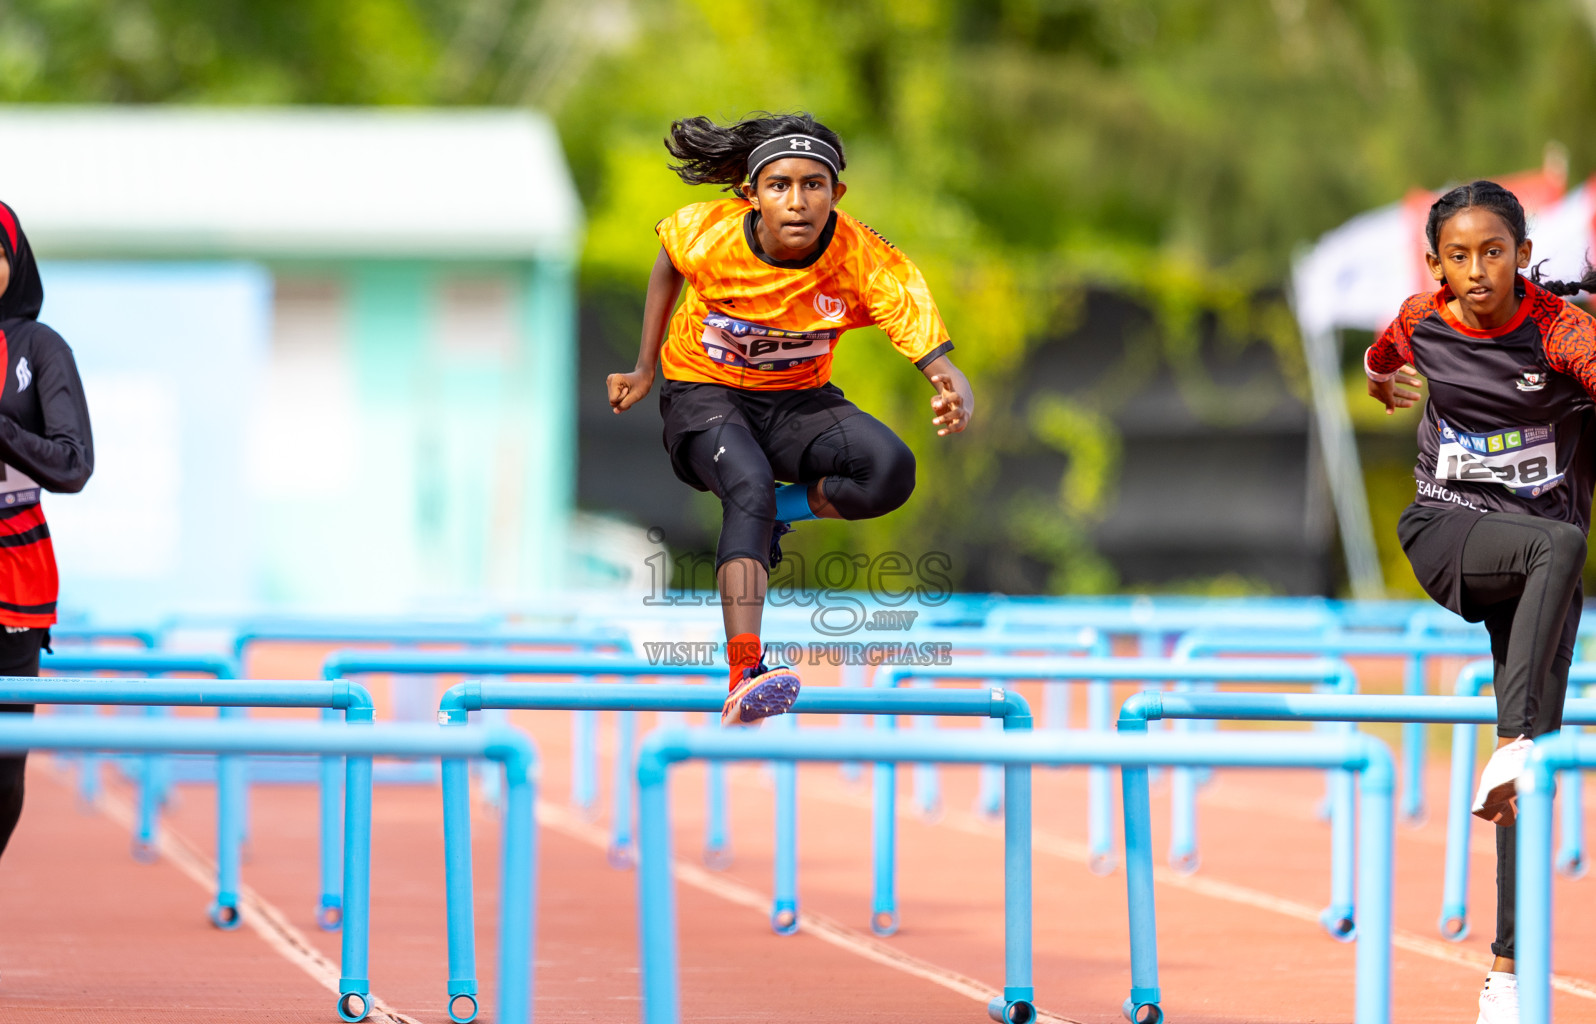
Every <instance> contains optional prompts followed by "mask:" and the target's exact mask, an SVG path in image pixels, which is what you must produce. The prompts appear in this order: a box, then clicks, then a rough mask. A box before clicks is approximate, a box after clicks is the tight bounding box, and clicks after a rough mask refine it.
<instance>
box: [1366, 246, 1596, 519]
mask: <svg viewBox="0 0 1596 1024" xmlns="http://www.w3.org/2000/svg"><path fill="white" fill-rule="evenodd" d="M1517 288H1518V290H1519V294H1520V296H1521V297H1522V301H1521V302H1520V303H1519V307H1518V312H1517V313H1516V314H1515V315H1514V316H1513V318H1512V319H1511V320H1510V321H1508V322H1507V323H1506V324H1503V325H1502V326H1501V327H1498V328H1496V329H1494V330H1489V331H1482V330H1475V329H1473V328H1470V327H1467V326H1465V325H1463V324H1462V323H1459V322H1458V320H1457V319H1456V318H1455V317H1454V316H1453V315H1452V314H1451V312H1450V311H1449V310H1448V308H1447V303H1448V302H1450V301H1451V299H1452V292H1451V290H1450V289H1449V288H1446V287H1442V288H1441V289H1440V290H1439V291H1436V292H1433V293H1425V294H1420V295H1415V296H1413V297H1412V298H1410V299H1408V300H1407V302H1405V303H1403V306H1402V311H1401V313H1400V314H1399V315H1398V316H1397V318H1396V320H1395V321H1394V322H1393V323H1392V324H1391V326H1390V327H1388V328H1386V330H1385V333H1384V334H1382V335H1381V336H1380V339H1379V340H1378V341H1376V342H1375V343H1374V345H1373V346H1372V347H1371V348H1370V349H1369V351H1368V355H1367V357H1366V364H1367V367H1368V370H1369V372H1370V373H1371V374H1376V375H1385V374H1390V373H1394V372H1395V371H1396V370H1398V369H1399V368H1400V367H1401V366H1402V365H1403V364H1404V363H1409V364H1412V366H1413V367H1414V368H1415V369H1417V370H1418V371H1419V373H1420V374H1421V375H1423V376H1424V377H1425V378H1426V379H1427V381H1428V385H1429V391H1430V397H1429V401H1428V402H1427V403H1426V404H1425V407H1424V416H1423V418H1422V419H1421V420H1420V422H1419V431H1418V441H1419V459H1418V463H1417V465H1415V466H1414V469H1413V476H1414V479H1415V480H1416V481H1417V484H1418V494H1417V496H1416V497H1415V499H1414V500H1415V502H1416V503H1418V504H1420V505H1428V506H1431V507H1435V508H1457V507H1464V508H1470V509H1474V510H1476V511H1479V512H1516V513H1520V514H1523V515H1532V516H1540V517H1541V518H1544V519H1554V520H1560V521H1562V522H1566V523H1572V524H1574V525H1576V526H1578V527H1579V528H1580V529H1581V530H1589V528H1590V506H1591V491H1592V488H1593V487H1596V463H1593V459H1596V411H1593V410H1596V406H1593V402H1592V396H1593V395H1596V321H1592V319H1591V317H1590V315H1589V314H1588V313H1586V312H1585V311H1584V310H1581V309H1579V308H1578V307H1577V306H1573V305H1570V304H1569V303H1567V302H1564V301H1563V300H1562V299H1561V298H1559V297H1558V296H1556V295H1553V294H1552V293H1551V292H1548V291H1546V290H1545V289H1543V288H1540V287H1538V286H1536V285H1535V284H1534V283H1533V282H1531V281H1528V280H1525V279H1524V278H1522V277H1521V278H1519V279H1518V285H1517Z"/></svg>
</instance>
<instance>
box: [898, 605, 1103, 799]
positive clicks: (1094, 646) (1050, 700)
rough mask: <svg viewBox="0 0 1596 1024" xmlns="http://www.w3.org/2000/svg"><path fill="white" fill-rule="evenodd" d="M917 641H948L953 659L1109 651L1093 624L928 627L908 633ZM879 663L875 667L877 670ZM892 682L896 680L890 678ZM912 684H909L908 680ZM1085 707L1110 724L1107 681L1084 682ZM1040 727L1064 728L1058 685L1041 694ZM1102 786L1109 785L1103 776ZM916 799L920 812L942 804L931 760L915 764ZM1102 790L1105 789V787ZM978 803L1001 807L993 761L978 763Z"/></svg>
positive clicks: (917, 722) (1065, 713)
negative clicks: (1026, 630)
mask: <svg viewBox="0 0 1596 1024" xmlns="http://www.w3.org/2000/svg"><path fill="white" fill-rule="evenodd" d="M912 635H913V637H914V642H915V643H917V644H926V643H931V644H936V643H946V644H948V645H949V646H950V648H951V649H952V651H953V656H954V657H956V658H963V657H972V656H973V657H1012V656H1014V655H1020V654H1023V655H1026V656H1032V657H1034V656H1048V657H1057V656H1059V655H1070V654H1074V655H1088V656H1091V657H1094V658H1106V657H1108V656H1109V655H1110V654H1111V652H1110V651H1109V646H1108V638H1107V637H1105V636H1103V634H1101V633H1099V632H1098V631H1097V630H1095V629H1078V630H1065V631H1055V632H1050V633H1038V634H1034V635H1027V634H1023V633H970V632H968V631H965V630H944V631H938V630H931V631H928V632H920V633H914V634H912ZM893 667H897V666H894V665H885V666H881V668H888V669H890V668H893ZM881 668H878V670H877V671H878V672H879V671H880V670H881ZM886 685H889V686H892V685H896V683H892V682H888V683H886ZM911 685H912V684H911ZM1086 692H1087V711H1086V715H1087V718H1088V719H1089V720H1090V721H1093V722H1095V721H1097V720H1098V719H1099V718H1101V720H1102V723H1103V726H1102V727H1103V729H1104V730H1106V729H1107V728H1108V716H1109V704H1110V703H1111V701H1110V695H1109V686H1108V684H1107V683H1103V682H1093V683H1088V684H1087V691H1086ZM1041 722H1042V728H1044V729H1065V728H1068V727H1069V707H1068V702H1067V695H1066V694H1065V693H1064V691H1063V689H1062V688H1061V687H1056V686H1049V687H1047V688H1046V689H1045V690H1044V691H1043V693H1042V717H1041ZM913 725H914V727H916V728H920V727H922V726H924V725H929V722H928V720H926V719H923V718H919V717H916V718H915V719H913ZM1104 778H1105V782H1104V785H1105V786H1106V785H1107V782H1106V778H1107V776H1106V775H1105V777H1104ZM914 790H915V801H916V803H917V804H918V805H919V808H920V812H921V813H922V814H924V815H927V816H928V817H929V816H933V815H935V814H936V813H937V809H938V807H939V805H940V801H941V794H940V792H939V787H938V785H937V775H936V769H935V768H934V767H933V766H931V765H925V764H920V765H916V766H915V773H914ZM1105 791H1106V790H1105ZM976 805H977V808H978V809H979V811H980V812H981V813H982V814H985V815H988V816H991V817H995V816H997V815H998V814H999V813H1000V812H1001V811H1002V810H1003V772H1002V769H1001V768H998V767H997V766H996V765H982V766H981V781H980V792H979V794H978V795H977V798H976Z"/></svg>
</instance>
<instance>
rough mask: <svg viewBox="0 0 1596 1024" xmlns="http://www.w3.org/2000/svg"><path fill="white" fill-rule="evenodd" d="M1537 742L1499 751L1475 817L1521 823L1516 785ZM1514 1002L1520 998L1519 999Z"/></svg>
mask: <svg viewBox="0 0 1596 1024" xmlns="http://www.w3.org/2000/svg"><path fill="white" fill-rule="evenodd" d="M1534 745H1535V744H1534V742H1533V741H1531V740H1528V739H1526V738H1524V737H1523V736H1520V737H1519V738H1518V739H1516V740H1514V741H1513V742H1512V743H1509V744H1508V745H1507V746H1505V747H1500V748H1498V749H1497V751H1496V753H1494V754H1492V755H1491V759H1490V760H1489V761H1487V762H1485V770H1484V771H1482V772H1480V788H1479V789H1478V790H1476V791H1475V793H1474V816H1475V817H1476V818H1484V819H1485V820H1486V821H1491V822H1495V823H1496V824H1498V825H1500V826H1502V827H1503V828H1507V827H1509V826H1511V825H1512V824H1513V822H1515V821H1517V820H1518V789H1517V787H1516V786H1515V785H1514V783H1515V782H1516V781H1517V780H1518V777H1519V776H1520V775H1522V774H1524V761H1525V759H1526V758H1528V757H1529V752H1530V748H1531V747H1533V746H1534ZM1514 998H1517V997H1516V996H1515V997H1514Z"/></svg>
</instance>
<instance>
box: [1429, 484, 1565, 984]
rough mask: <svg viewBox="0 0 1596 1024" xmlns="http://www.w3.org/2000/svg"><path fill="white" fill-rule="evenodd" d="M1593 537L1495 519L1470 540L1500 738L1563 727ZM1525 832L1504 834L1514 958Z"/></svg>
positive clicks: (1501, 920) (1500, 909)
mask: <svg viewBox="0 0 1596 1024" xmlns="http://www.w3.org/2000/svg"><path fill="white" fill-rule="evenodd" d="M1584 568H1585V534H1584V533H1583V532H1582V531H1581V530H1580V529H1579V528H1578V527H1576V526H1571V525H1569V524H1568V523H1560V522H1554V521H1552V520H1550V519H1540V518H1538V517H1535V516H1521V515H1512V514H1510V513H1505V512H1493V513H1491V514H1490V515H1487V516H1482V517H1480V520H1479V522H1477V523H1475V524H1474V527H1473V529H1471V530H1470V531H1469V535H1468V540H1467V541H1466V542H1465V543H1464V545H1463V558H1462V561H1461V563H1460V570H1461V579H1460V582H1461V583H1462V587H1463V596H1464V597H1465V598H1466V599H1467V601H1468V602H1469V603H1470V604H1471V605H1473V606H1474V607H1475V608H1477V609H1480V610H1482V611H1484V612H1485V628H1486V630H1488V631H1489V632H1490V634H1491V660H1492V661H1494V662H1495V663H1496V671H1495V675H1494V676H1493V680H1494V681H1493V685H1494V687H1495V690H1496V733H1497V735H1498V736H1505V737H1508V738H1517V737H1519V736H1529V737H1532V738H1533V737H1536V736H1544V735H1545V734H1546V733H1549V732H1556V731H1557V730H1558V729H1560V728H1561V727H1562V725H1563V698H1564V697H1565V696H1566V695H1567V693H1568V666H1569V664H1570V663H1571V662H1572V661H1573V658H1574V641H1575V639H1576V637H1577V634H1578V632H1579V613H1580V607H1581V603H1582V602H1581V601H1580V599H1579V598H1580V586H1579V584H1580V574H1581V573H1582V572H1583V570H1584ZM1517 850H1518V830H1517V829H1516V828H1498V829H1497V830H1496V941H1495V942H1493V943H1491V952H1492V953H1495V954H1496V955H1497V956H1500V957H1506V958H1508V959H1511V958H1512V956H1513V916H1514V911H1515V896H1516V894H1517V890H1516V888H1515V886H1516V884H1517V882H1516V880H1517V877H1518V875H1517V871H1516V852H1517Z"/></svg>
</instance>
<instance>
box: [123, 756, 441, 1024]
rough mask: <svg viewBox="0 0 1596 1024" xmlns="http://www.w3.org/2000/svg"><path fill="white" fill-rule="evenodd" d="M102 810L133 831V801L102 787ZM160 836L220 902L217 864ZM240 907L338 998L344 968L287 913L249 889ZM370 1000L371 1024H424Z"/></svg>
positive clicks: (168, 831) (188, 845) (182, 840)
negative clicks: (372, 1022)
mask: <svg viewBox="0 0 1596 1024" xmlns="http://www.w3.org/2000/svg"><path fill="white" fill-rule="evenodd" d="M96 806H97V807H98V808H99V810H100V811H101V813H103V814H104V815H105V816H106V817H108V818H110V819H111V820H112V821H114V822H116V823H117V824H118V825H120V826H122V827H123V828H125V829H130V830H131V829H132V828H133V824H134V809H133V804H132V803H131V802H129V801H128V800H126V799H124V798H122V797H120V796H117V795H114V794H112V793H110V792H108V791H107V790H105V789H104V788H102V789H101V791H100V796H99V798H98V800H97V801H96ZM156 837H157V838H156V848H157V849H159V850H160V853H161V856H162V857H163V858H165V859H166V861H167V862H168V863H170V864H171V865H173V866H174V867H176V868H177V869H178V870H179V871H181V872H182V873H183V874H185V875H187V876H188V877H189V878H190V879H192V880H193V881H194V882H195V883H197V884H198V885H199V887H200V888H201V889H203V890H205V891H206V892H207V893H209V894H210V895H211V896H213V897H214V896H215V895H216V861H214V860H212V859H211V858H210V857H208V856H207V855H206V854H205V853H203V852H202V851H201V850H200V848H199V847H198V846H196V845H195V844H194V843H192V842H190V841H189V839H188V838H187V837H186V836H183V835H181V834H180V833H178V832H177V830H176V829H174V828H172V827H171V825H170V823H169V822H164V821H163V822H162V823H161V827H160V829H159V830H158V832H157V833H156ZM238 904H239V906H238V909H239V912H240V913H241V914H242V915H243V918H244V924H245V925H246V926H248V927H249V928H251V929H252V930H254V931H255V933H256V934H258V935H259V936H260V937H261V938H262V939H265V940H266V944H267V945H268V946H270V947H272V949H274V950H276V951H277V953H278V955H280V956H281V957H282V958H283V959H284V960H287V961H288V962H289V963H291V964H293V965H294V966H295V967H298V968H299V969H300V970H302V971H304V972H305V973H306V974H308V975H310V977H311V980H313V981H315V982H316V983H317V984H319V985H321V986H322V987H323V988H325V989H326V990H327V991H329V992H331V993H333V995H335V996H336V995H338V978H339V977H340V975H341V973H342V972H341V971H340V970H339V967H338V965H337V964H335V963H333V962H332V960H330V959H329V958H328V957H327V956H325V955H324V954H323V953H322V952H321V951H320V950H319V949H317V948H316V947H315V946H313V945H312V944H311V942H310V940H309V939H308V938H306V937H305V934H304V933H303V932H301V931H300V930H299V929H298V928H296V927H294V925H293V924H292V923H291V922H290V921H289V920H288V918H287V917H286V916H284V915H283V912H282V911H280V910H278V909H277V907H276V906H274V905H273V904H272V903H271V902H269V901H268V900H266V899H264V898H263V897H262V896H261V895H260V894H259V893H257V892H256V891H255V890H253V889H251V888H250V887H249V886H247V885H240V886H239V891H238ZM370 998H371V1014H370V1016H368V1017H367V1018H366V1019H367V1020H370V1021H376V1022H377V1024H421V1022H420V1021H418V1020H416V1019H415V1018H413V1017H407V1016H406V1015H404V1014H402V1013H400V1012H399V1011H397V1010H395V1009H394V1008H393V1007H391V1006H389V1005H388V1004H387V1003H385V1002H383V1000H382V999H380V998H378V997H377V995H376V993H371V994H370Z"/></svg>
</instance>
